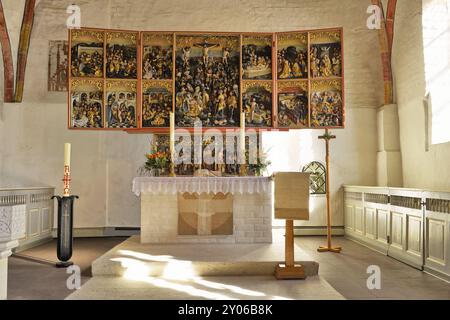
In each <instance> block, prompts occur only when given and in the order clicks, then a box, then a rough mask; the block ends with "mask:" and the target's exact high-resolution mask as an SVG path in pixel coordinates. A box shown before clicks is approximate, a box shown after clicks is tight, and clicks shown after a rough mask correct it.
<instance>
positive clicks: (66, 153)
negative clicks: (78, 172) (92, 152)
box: [64, 143, 71, 167]
mask: <svg viewBox="0 0 450 320" xmlns="http://www.w3.org/2000/svg"><path fill="white" fill-rule="evenodd" d="M70 147H71V146H70V143H65V144H64V167H66V166H68V167H70Z"/></svg>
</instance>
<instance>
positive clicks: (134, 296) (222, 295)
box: [67, 276, 344, 300]
mask: <svg viewBox="0 0 450 320" xmlns="http://www.w3.org/2000/svg"><path fill="white" fill-rule="evenodd" d="M67 299H68V300H90V299H94V300H99V299H100V300H206V299H219V300H343V299H344V297H343V296H342V295H341V294H339V293H338V292H337V291H336V290H335V289H334V288H333V287H331V286H330V285H329V284H328V282H326V281H325V280H323V279H321V277H319V276H313V277H308V279H306V280H300V281H295V280H293V281H292V280H290V281H277V280H276V279H274V277H273V276H222V277H198V278H190V279H182V280H180V279H167V278H160V277H148V276H147V277H143V278H140V277H136V278H128V277H124V278H123V277H98V276H95V277H93V278H92V279H91V280H89V281H88V282H87V283H86V284H85V285H84V286H83V287H82V288H81V289H80V290H77V291H75V292H74V293H73V294H71V295H70V296H69V297H68V298H67Z"/></svg>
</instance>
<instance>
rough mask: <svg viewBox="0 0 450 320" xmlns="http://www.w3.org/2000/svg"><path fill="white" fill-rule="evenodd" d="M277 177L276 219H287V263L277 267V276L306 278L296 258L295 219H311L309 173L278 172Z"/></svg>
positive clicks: (281, 277) (278, 277)
mask: <svg viewBox="0 0 450 320" xmlns="http://www.w3.org/2000/svg"><path fill="white" fill-rule="evenodd" d="M274 178H275V219H284V220H286V234H285V259H286V262H285V264H279V265H278V266H277V267H276V268H275V277H276V278H277V279H278V280H282V279H285V280H287V279H305V278H306V275H305V270H304V268H303V266H302V265H296V264H295V260H294V220H309V173H300V172H278V173H275V174H274Z"/></svg>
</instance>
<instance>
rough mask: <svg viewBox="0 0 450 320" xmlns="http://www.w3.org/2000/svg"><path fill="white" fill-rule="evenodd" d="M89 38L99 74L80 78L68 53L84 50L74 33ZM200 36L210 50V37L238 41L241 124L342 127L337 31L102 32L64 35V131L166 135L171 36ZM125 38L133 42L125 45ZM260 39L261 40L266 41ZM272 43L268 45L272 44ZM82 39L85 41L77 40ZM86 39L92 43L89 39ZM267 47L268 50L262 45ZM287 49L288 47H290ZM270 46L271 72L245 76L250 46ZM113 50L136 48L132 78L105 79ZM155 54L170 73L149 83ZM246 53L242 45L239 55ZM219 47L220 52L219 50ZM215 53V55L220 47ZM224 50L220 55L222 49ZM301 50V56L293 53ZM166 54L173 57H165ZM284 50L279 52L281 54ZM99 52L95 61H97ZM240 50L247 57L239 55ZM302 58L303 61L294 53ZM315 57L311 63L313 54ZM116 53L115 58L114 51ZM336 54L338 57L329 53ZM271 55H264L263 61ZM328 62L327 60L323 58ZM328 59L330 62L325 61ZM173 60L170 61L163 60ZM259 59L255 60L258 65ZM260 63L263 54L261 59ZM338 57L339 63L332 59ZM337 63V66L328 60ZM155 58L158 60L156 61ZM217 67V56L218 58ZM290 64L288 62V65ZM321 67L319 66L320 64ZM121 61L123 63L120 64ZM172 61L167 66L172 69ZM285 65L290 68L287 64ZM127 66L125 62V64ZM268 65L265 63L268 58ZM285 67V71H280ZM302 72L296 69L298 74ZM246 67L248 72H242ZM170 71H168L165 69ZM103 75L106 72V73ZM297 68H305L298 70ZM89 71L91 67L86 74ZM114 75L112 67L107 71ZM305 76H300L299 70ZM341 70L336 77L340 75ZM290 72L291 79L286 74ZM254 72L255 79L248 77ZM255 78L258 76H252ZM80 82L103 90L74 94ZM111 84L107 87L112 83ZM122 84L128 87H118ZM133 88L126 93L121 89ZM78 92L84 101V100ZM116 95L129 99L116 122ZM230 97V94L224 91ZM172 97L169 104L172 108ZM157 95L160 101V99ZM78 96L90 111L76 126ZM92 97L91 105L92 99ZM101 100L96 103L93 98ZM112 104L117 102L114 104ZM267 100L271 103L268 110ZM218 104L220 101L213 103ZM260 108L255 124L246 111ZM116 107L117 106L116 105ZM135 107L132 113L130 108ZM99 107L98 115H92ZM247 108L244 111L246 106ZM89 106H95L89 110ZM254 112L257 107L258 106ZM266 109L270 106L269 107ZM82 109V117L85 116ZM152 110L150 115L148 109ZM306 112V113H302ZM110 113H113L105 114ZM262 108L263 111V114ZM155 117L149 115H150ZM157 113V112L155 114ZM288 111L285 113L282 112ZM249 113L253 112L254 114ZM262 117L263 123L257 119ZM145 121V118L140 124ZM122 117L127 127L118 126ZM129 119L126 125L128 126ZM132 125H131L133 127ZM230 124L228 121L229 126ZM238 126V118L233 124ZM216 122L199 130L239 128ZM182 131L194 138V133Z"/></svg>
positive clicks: (172, 82)
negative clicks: (149, 60)
mask: <svg viewBox="0 0 450 320" xmlns="http://www.w3.org/2000/svg"><path fill="white" fill-rule="evenodd" d="M89 33H92V34H94V35H93V36H92V35H91V38H95V36H97V38H98V39H97V41H93V42H92V41H91V42H89V41H88V43H87V44H88V45H87V46H86V47H87V48H84V49H87V50H86V52H90V51H91V52H92V51H93V50H94V51H95V49H92V46H90V44H92V43H94V44H95V43H97V44H99V46H98V47H95V46H94V48H99V49H100V48H101V46H100V45H103V50H102V52H101V54H102V68H101V69H102V71H103V72H96V70H94V71H93V72H92V73H88V74H85V75H80V74H73V69H74V66H73V58H74V57H76V56H75V55H73V51H74V50H73V49H74V46H79V45H80V43H81V44H86V43H83V42H80V41H79V40H77V37H79V35H80V34H83V35H86V34H89ZM187 36H191V37H197V38H198V37H200V38H201V37H203V38H204V39H206V40H205V41H204V42H203V44H204V45H205V46H210V45H211V43H209V42H208V41H207V39H209V38H210V37H212V38H214V37H215V39H219V38H220V37H231V38H236V39H239V40H238V41H239V84H238V87H239V97H236V98H237V102H238V104H239V106H238V107H239V108H238V109H239V111H247V117H246V119H247V120H246V122H248V123H246V125H247V128H252V129H256V130H271V129H278V130H289V129H303V128H311V129H323V128H344V127H345V95H344V56H343V29H342V28H329V29H319V30H304V31H293V32H282V33H234V32H231V33H230V32H222V33H211V32H164V31H162V32H155V31H144V32H138V31H129V30H108V29H94V28H82V29H73V30H69V47H70V50H71V54H69V69H70V70H69V73H68V74H69V79H68V81H69V93H68V105H69V106H68V109H69V110H68V128H69V129H77V130H126V131H127V132H129V133H147V132H150V133H156V132H160V133H162V132H167V131H168V121H167V113H168V111H170V110H171V111H176V98H177V93H179V92H178V91H177V87H176V84H177V83H176V75H177V72H178V69H177V66H176V62H177V37H178V38H181V37H187ZM130 39H131V40H130ZM264 39H266V40H267V41H266V40H264ZM270 39H271V40H270ZM82 40H86V39H82ZM87 40H92V39H90V38H89V37H88V38H87ZM266 42H267V43H266ZM290 42H292V43H290ZM266 45H267V46H269V45H270V47H271V54H270V56H271V61H270V67H271V69H272V72H271V73H269V72H266V70H264V69H262V70H261V69H257V68H256V69H255V70H248V69H246V70H244V65H245V63H246V59H247V56H246V53H248V51H247V49H248V46H252V47H254V48H256V49H255V50H256V51H258V50H260V51H259V52H263V51H261V48H264V47H265V46H266ZM114 46H116V47H117V48H118V52H119V53H120V52H121V51H122V53H123V52H130V51H131V50H132V49H134V48H136V51H135V52H136V54H135V57H136V61H135V68H136V72H135V73H132V74H130V75H129V74H123V73H122V72H111V65H112V64H114V63H112V62H111V58H112V59H113V60H114V57H111V56H108V51H109V52H111V50H113V51H114ZM152 46H153V47H161V48H163V50H162V51H163V52H164V54H166V55H167V57H165V58H164V59H160V58H158V59H159V60H161V61H162V63H163V68H165V69H170V72H165V71H164V72H163V73H162V74H158V73H159V71H158V70H157V72H156V73H157V74H156V76H149V73H148V65H146V61H144V60H145V59H146V55H147V54H148V53H149V49H148V48H149V47H152ZM244 46H247V48H245V47H244ZM222 47H224V46H222ZM222 47H221V48H222ZM78 48H79V47H77V49H78ZM223 49H224V48H222V50H223ZM298 49H301V50H298ZM170 50H171V51H172V52H171V53H172V54H171V55H170ZM283 50H285V51H283ZM100 51H101V50H99V54H100ZM178 51H179V52H178V58H180V56H179V54H180V50H178ZM243 51H245V53H244V52H243ZM299 52H301V54H299ZM305 52H306V55H307V57H306V61H302V59H300V58H299V55H300V56H304V54H305ZM313 52H315V58H314V59H313V58H312V53H313ZM115 53H117V51H116V52H115ZM336 53H338V55H337V56H335V55H334V54H336ZM267 55H269V54H267ZM326 55H327V56H328V58H325V56H326ZM330 55H333V56H330ZM170 56H171V61H169V63H166V62H168V61H167V60H169V58H170ZM260 57H261V56H259V57H258V58H260ZM263 57H264V55H263ZM337 57H338V58H337ZM335 58H336V59H337V62H336V63H335V61H334V60H333V59H335ZM158 59H156V60H157V61H159V60H158ZM216 60H217V57H216ZM286 60H289V61H286ZM312 60H317V61H318V63H319V64H320V66H319V67H317V68H318V74H314V72H313V71H312V64H313V63H312V62H311V61H312ZM324 60H325V61H324ZM122 62H124V61H122ZM170 62H171V65H170ZM286 62H288V63H286ZM127 63H128V64H129V63H130V61H128V60H127ZM266 63H267V59H266ZM282 63H283V64H285V65H286V68H285V69H283V68H284V66H283V65H281V64H282ZM299 65H300V67H299ZM246 66H247V65H246ZM170 67H171V68H170ZM108 68H109V69H108ZM302 68H303V69H302ZM87 69H89V68H87ZM112 69H113V71H114V68H112ZM305 69H306V70H305ZM338 69H339V70H338ZM286 70H288V71H289V70H290V71H289V73H290V74H289V75H288V74H287V72H288V71H286ZM251 71H252V72H253V75H254V76H253V77H252V76H251V75H252V73H251ZM258 72H260V74H258ZM119 80H120V81H121V84H122V86H121V87H120V86H119V87H118V88H119V89H122V91H121V90H118V91H112V93H111V91H109V93H108V91H107V89H108V86H109V87H110V88H111V87H113V85H114V84H117V83H116V82H117V81H119ZM80 81H81V82H82V83H83V82H86V81H88V82H89V81H90V82H89V83H90V85H91V86H92V85H95V84H94V83H92V81H102V83H103V91H100V90H98V91H89V90H92V89H90V87H89V86H88V87H87V88H84V87H83V89H84V90H85V91H81V92H79V91H75V90H74V86H73V84H74V82H75V83H76V84H77V85H78V86H79V85H80ZM111 83H112V84H111ZM126 83H128V85H124V84H126ZM130 86H131V87H133V88H136V89H135V90H131V91H127V90H125V89H124V88H126V87H130ZM83 93H84V94H85V95H83ZM114 93H116V96H117V94H118V95H120V93H124V94H125V97H128V96H129V94H131V97H132V98H133V95H135V99H132V100H131V101H128V99H125V104H126V105H127V107H126V108H128V109H124V107H122V110H121V111H120V115H117V116H116V114H117V112H116V109H117V108H120V104H119V107H117V106H114V107H113V106H112V105H111V104H113V102H111V97H114ZM228 93H229V92H228ZM170 94H171V96H172V99H171V101H170V99H169V97H170ZM161 95H162V96H163V98H160V97H159V96H161ZM82 96H83V97H86V96H87V98H88V102H89V103H90V104H89V107H83V108H86V109H88V110H87V111H85V112H86V114H85V115H82V116H81V118H82V119H81V120H80V121H78V122H79V124H78V125H75V124H74V120H73V115H74V106H73V104H74V100H76V99H79V101H78V104H86V101H81V99H82ZM91 96H92V99H91ZM95 98H99V99H97V100H96V99H95ZM116 99H117V97H116ZM269 99H271V102H270V103H269V102H268V101H269ZM219 100H220V99H219ZM254 101H258V102H259V103H257V107H258V109H263V112H260V114H259V115H258V117H256V120H255V119H254V117H253V115H250V114H249V113H250V111H249V109H250V110H254V107H253V106H252V104H255V103H254ZM119 102H121V103H123V102H122V100H120V101H119ZM133 103H135V106H134V111H133V108H132V105H133ZM99 104H100V105H101V106H100V109H101V111H100V112H98V111H97V109H98V108H99ZM244 104H245V105H244ZM92 105H94V107H93V106H92ZM258 105H259V106H258ZM270 105H271V106H270ZM83 108H81V109H82V110H81V111H78V112H83ZM152 108H153V110H152ZM306 108H307V110H305V109H306ZM111 109H112V110H111ZM266 109H267V110H266ZM149 110H150V111H153V113H152V112H149ZM154 110H156V112H154ZM286 110H287V112H286ZM252 113H253V111H252ZM261 114H262V115H263V116H261ZM114 117H117V118H118V120H119V121H116V122H118V123H116V124H111V123H110V122H111V121H110V120H111V118H114ZM144 117H145V119H144ZM123 118H125V119H126V120H125V121H124V120H123ZM130 118H131V120H130ZM133 118H134V121H133ZM227 120H228V119H227ZM236 120H237V119H236ZM225 122H226V123H225V124H223V121H222V122H221V121H216V123H215V124H214V125H206V126H204V129H206V128H208V127H213V128H215V129H219V130H221V131H225V130H226V129H229V128H235V129H236V128H238V127H239V123H236V121H235V122H234V123H231V122H229V121H225ZM184 128H186V129H188V130H189V131H192V130H193V129H192V127H191V126H188V127H185V126H184Z"/></svg>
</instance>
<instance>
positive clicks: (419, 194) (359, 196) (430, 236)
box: [344, 186, 450, 280]
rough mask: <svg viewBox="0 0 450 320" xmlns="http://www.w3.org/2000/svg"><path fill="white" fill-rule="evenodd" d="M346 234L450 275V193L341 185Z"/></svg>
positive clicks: (387, 253) (410, 262) (385, 251)
mask: <svg viewBox="0 0 450 320" xmlns="http://www.w3.org/2000/svg"><path fill="white" fill-rule="evenodd" d="M344 212H345V235H346V237H348V238H349V239H352V240H355V241H358V242H361V243H363V244H364V245H366V246H368V247H370V248H372V249H374V250H377V251H379V252H382V253H384V254H386V255H389V256H392V257H394V258H396V259H398V260H401V261H403V262H405V263H407V264H410V265H412V266H414V267H416V268H418V269H421V270H424V271H427V272H429V273H432V274H434V275H437V276H439V277H442V278H444V279H446V280H449V279H450V192H431V191H426V190H418V189H404V188H383V187H362V186H344Z"/></svg>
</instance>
